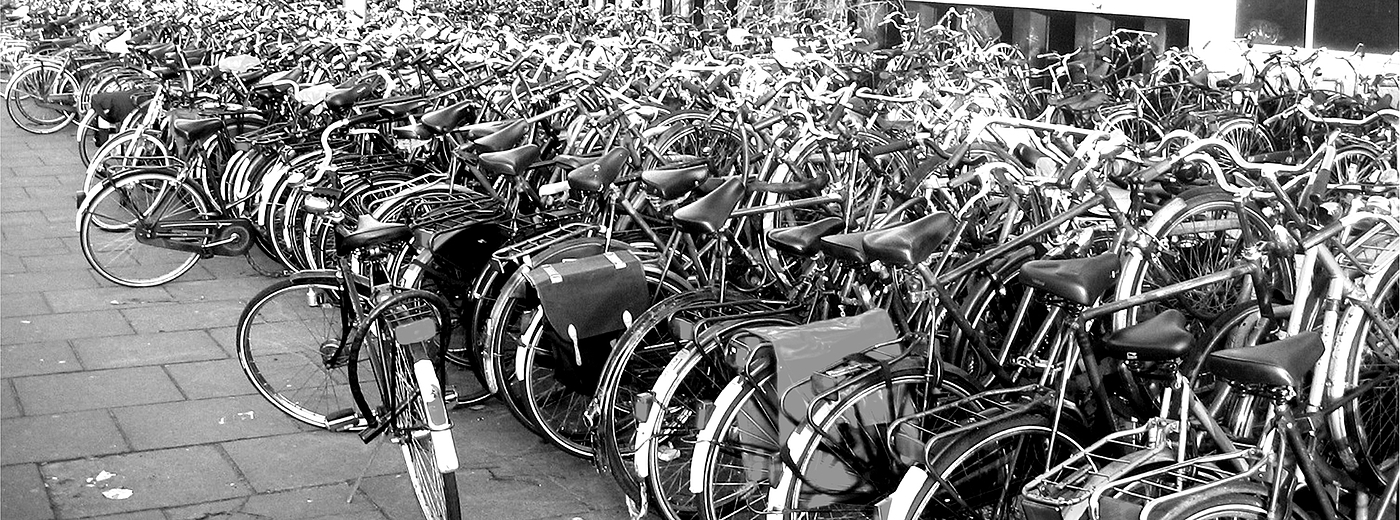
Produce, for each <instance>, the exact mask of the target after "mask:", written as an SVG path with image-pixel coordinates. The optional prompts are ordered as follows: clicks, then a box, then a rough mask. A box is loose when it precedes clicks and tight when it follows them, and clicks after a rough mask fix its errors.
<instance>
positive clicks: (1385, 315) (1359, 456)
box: [1328, 242, 1400, 492]
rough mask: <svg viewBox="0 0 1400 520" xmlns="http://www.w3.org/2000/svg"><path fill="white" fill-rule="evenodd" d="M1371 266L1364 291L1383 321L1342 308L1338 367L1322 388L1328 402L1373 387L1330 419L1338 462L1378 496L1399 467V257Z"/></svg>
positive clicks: (1358, 310)
mask: <svg viewBox="0 0 1400 520" xmlns="http://www.w3.org/2000/svg"><path fill="white" fill-rule="evenodd" d="M1390 247H1395V243H1394V242H1391V243H1390ZM1376 267H1377V268H1378V270H1377V272H1376V274H1374V275H1372V276H1371V277H1368V278H1367V279H1366V281H1365V285H1366V287H1365V289H1366V294H1369V295H1371V298H1372V299H1371V302H1372V304H1373V305H1375V307H1376V311H1378V314H1379V317H1380V318H1381V319H1382V320H1384V322H1383V323H1378V322H1377V321H1376V320H1375V319H1373V318H1372V317H1371V316H1369V315H1367V314H1366V312H1365V311H1364V310H1363V309H1362V308H1361V307H1360V306H1359V305H1352V306H1349V307H1348V308H1347V310H1346V313H1345V314H1344V315H1343V318H1342V320H1341V321H1340V323H1339V326H1338V329H1339V330H1340V331H1341V332H1340V337H1339V338H1338V341H1337V343H1336V345H1337V346H1338V348H1337V349H1336V350H1335V351H1334V352H1335V354H1334V355H1335V356H1337V357H1336V358H1334V359H1338V358H1339V359H1340V360H1341V361H1342V362H1336V361H1334V362H1333V364H1332V367H1333V368H1332V374H1331V377H1330V379H1329V381H1331V384H1329V385H1328V389H1329V393H1330V394H1331V395H1330V397H1331V398H1333V399H1339V398H1341V397H1342V395H1343V394H1345V393H1346V392H1347V391H1348V390H1350V389H1353V388H1356V387H1357V386H1360V385H1364V384H1371V383H1374V384H1375V385H1376V386H1375V387H1374V388H1372V389H1371V390H1369V391H1367V392H1365V393H1363V394H1361V395H1359V396H1357V398H1356V399H1353V400H1351V401H1348V402H1347V403H1346V404H1345V405H1343V406H1342V410H1341V413H1340V417H1338V416H1337V415H1338V414H1334V415H1333V416H1332V417H1331V423H1332V424H1331V426H1332V428H1333V431H1334V432H1335V433H1334V436H1336V438H1337V440H1338V441H1339V443H1340V444H1341V446H1339V448H1342V451H1343V453H1344V458H1343V460H1344V462H1345V463H1346V464H1347V465H1348V466H1349V467H1352V466H1354V467H1355V470H1354V471H1353V472H1354V473H1356V474H1357V477H1358V479H1360V480H1362V482H1363V483H1365V484H1368V485H1369V486H1370V487H1372V488H1373V491H1376V492H1379V491H1380V490H1381V489H1384V488H1385V486H1386V485H1387V484H1389V483H1390V482H1389V480H1390V479H1391V478H1393V477H1394V475H1395V468H1396V466H1397V465H1400V397H1397V395H1400V369H1397V365H1396V361H1397V360H1400V350H1397V348H1396V344H1395V343H1394V342H1395V341H1396V337H1395V334H1394V331H1395V330H1396V327H1397V326H1400V258H1397V257H1396V256H1395V255H1394V254H1392V255H1391V256H1390V259H1389V261H1388V265H1380V266H1376ZM1343 356H1344V357H1343Z"/></svg>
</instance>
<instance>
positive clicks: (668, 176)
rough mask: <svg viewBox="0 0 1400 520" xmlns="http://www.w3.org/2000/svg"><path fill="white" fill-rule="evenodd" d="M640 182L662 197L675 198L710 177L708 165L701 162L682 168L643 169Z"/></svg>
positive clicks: (688, 191)
mask: <svg viewBox="0 0 1400 520" xmlns="http://www.w3.org/2000/svg"><path fill="white" fill-rule="evenodd" d="M641 177H642V184H644V185H645V186H646V187H647V189H648V190H649V191H651V192H652V193H654V194H656V196H658V197H661V198H663V199H667V200H670V199H677V198H680V197H682V196H684V195H685V194H687V193H690V192H691V191H692V190H694V189H695V188H696V187H697V186H699V185H700V183H701V182H704V181H705V179H708V178H709V177H710V167H709V165H707V164H704V163H701V164H696V165H692V166H686V167H682V168H659V169H655V170H644V171H642V174H641Z"/></svg>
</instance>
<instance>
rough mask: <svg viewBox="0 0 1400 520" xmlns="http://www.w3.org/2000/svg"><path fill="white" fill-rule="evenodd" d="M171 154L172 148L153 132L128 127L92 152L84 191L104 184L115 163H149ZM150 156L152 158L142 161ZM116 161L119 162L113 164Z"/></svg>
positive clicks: (84, 179) (85, 174) (85, 176)
mask: <svg viewBox="0 0 1400 520" xmlns="http://www.w3.org/2000/svg"><path fill="white" fill-rule="evenodd" d="M168 156H170V147H169V146H166V145H165V143H164V142H163V141H161V140H160V137H159V136H158V135H156V134H155V133H153V132H137V131H135V130H128V131H125V132H121V133H119V134H117V135H114V136H112V138H111V139H108V140H107V142H106V143H104V144H103V145H102V146H101V147H100V148H98V149H97V150H96V151H94V152H93V153H92V157H90V161H89V162H88V164H87V168H86V170H85V173H84V176H83V192H84V193H87V192H88V191H89V190H91V189H93V187H95V186H97V185H100V184H102V182H103V181H105V180H106V179H107V177H108V176H109V171H110V167H111V166H115V165H129V166H137V165H147V164H151V163H155V162H156V161H157V160H158V158H161V157H168ZM143 158H149V159H148V160H142V159H143ZM112 162H115V164H109V163H112Z"/></svg>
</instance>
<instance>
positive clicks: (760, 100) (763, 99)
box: [754, 89, 778, 106]
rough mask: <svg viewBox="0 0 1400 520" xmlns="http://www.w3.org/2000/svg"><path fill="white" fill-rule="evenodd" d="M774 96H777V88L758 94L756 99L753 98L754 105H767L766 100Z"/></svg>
mask: <svg viewBox="0 0 1400 520" xmlns="http://www.w3.org/2000/svg"><path fill="white" fill-rule="evenodd" d="M775 97H778V89H771V90H769V91H768V92H765V93H763V95H762V96H760V97H759V98H758V99H757V100H754V105H757V106H763V105H767V104H768V102H769V101H772V100H773V98H775Z"/></svg>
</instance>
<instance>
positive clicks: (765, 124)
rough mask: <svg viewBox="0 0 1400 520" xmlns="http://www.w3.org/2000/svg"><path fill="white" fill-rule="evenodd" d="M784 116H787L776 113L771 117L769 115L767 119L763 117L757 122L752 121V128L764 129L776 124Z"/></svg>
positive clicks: (784, 117)
mask: <svg viewBox="0 0 1400 520" xmlns="http://www.w3.org/2000/svg"><path fill="white" fill-rule="evenodd" d="M786 118H787V116H785V115H783V114H778V115H776V116H773V117H770V118H768V119H764V120H762V121H759V122H757V123H754V124H753V127H754V130H765V129H767V128H769V127H771V126H773V125H776V124H778V122H780V121H782V120H783V119H786Z"/></svg>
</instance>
